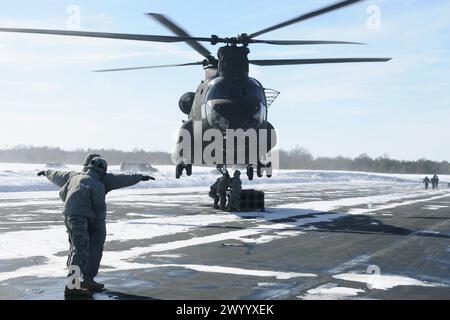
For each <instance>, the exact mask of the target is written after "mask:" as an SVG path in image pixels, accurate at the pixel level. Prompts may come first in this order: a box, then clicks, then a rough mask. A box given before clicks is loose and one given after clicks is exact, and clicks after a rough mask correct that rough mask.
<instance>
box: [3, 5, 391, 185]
mask: <svg viewBox="0 0 450 320" xmlns="http://www.w3.org/2000/svg"><path fill="white" fill-rule="evenodd" d="M361 1H363V0H346V1H340V2H337V3H334V4H332V5H329V6H326V7H323V8H321V9H318V10H315V11H311V12H309V13H306V14H302V15H300V16H298V17H296V18H293V19H290V20H287V21H284V22H282V23H279V24H277V25H274V26H271V27H268V28H265V29H263V30H260V31H258V32H254V33H251V34H247V33H242V34H240V35H238V36H237V37H229V38H228V37H225V38H222V37H219V36H216V35H212V36H211V37H193V36H191V35H189V34H188V33H187V32H186V31H184V30H183V29H182V28H180V27H179V26H178V25H176V24H175V23H174V22H172V21H171V20H169V19H168V18H167V17H166V16H163V15H161V14H154V13H149V14H148V15H149V16H150V17H151V18H153V19H155V20H156V21H158V22H159V23H161V24H162V25H164V26H165V27H167V28H168V29H169V30H170V31H171V32H173V33H174V34H175V36H160V35H139V34H123V33H103V32H84V31H68V30H43V29H17V28H0V32H18V33H35V34H46V35H62V36H81V37H94V38H108V39H122V40H136V41H149V42H169V43H172V42H186V43H187V44H188V45H189V46H190V47H191V48H193V49H194V50H195V51H197V52H198V53H199V54H200V55H202V56H203V57H204V60H203V61H199V62H191V63H184V64H173V65H159V66H146V67H134V68H121V69H109V70H97V72H112V71H127V70H141V69H152V68H163V67H181V66H194V65H201V66H203V68H204V70H205V79H204V80H203V81H202V82H201V84H200V85H199V86H198V88H197V90H196V92H195V93H194V92H189V93H186V94H184V95H183V96H182V97H181V99H180V101H179V107H180V109H181V111H182V112H183V113H185V114H186V115H188V120H187V121H183V125H182V128H181V130H180V135H179V140H178V143H177V149H176V151H175V154H174V156H175V160H176V161H177V165H176V178H180V176H181V175H182V174H183V171H186V174H187V175H188V176H190V175H191V174H192V164H193V163H194V164H209V165H212V164H214V165H217V168H218V169H219V171H221V170H223V169H224V168H226V165H227V164H229V163H228V162H226V160H225V159H229V158H228V157H227V155H226V153H227V148H228V147H227V148H223V149H222V150H219V152H217V150H214V152H213V156H214V159H213V162H212V163H206V162H205V161H204V159H201V160H200V161H199V162H197V161H193V160H195V154H194V153H195V152H194V151H195V150H197V151H198V147H197V146H199V148H200V154H203V150H205V148H207V146H208V143H207V142H205V141H204V137H203V135H202V133H203V132H205V131H207V130H208V129H216V131H219V132H225V131H228V130H239V129H241V130H243V131H248V130H249V129H253V130H255V131H256V133H260V132H263V131H264V132H265V134H266V136H265V137H263V138H261V135H259V134H257V148H249V147H248V146H247V145H245V146H244V149H245V157H244V160H243V161H242V162H240V163H237V164H239V165H244V166H246V167H247V176H248V178H249V179H250V180H252V179H253V175H254V165H256V166H257V170H256V172H257V175H258V177H262V175H263V172H264V171H265V172H266V175H267V177H270V176H271V175H272V165H271V163H270V161H267V158H265V159H266V160H265V161H263V158H264V155H263V156H260V155H261V152H260V151H261V150H260V149H263V150H265V152H267V153H269V152H270V150H272V149H273V148H274V147H275V145H276V134H275V131H274V127H273V126H272V124H270V122H269V121H268V119H267V115H268V107H269V106H270V104H271V103H272V102H273V101H274V100H275V99H276V97H277V96H278V94H279V92H277V91H275V90H270V89H266V88H264V87H263V85H262V84H261V83H260V82H259V81H258V80H256V79H254V78H251V77H249V64H253V65H257V66H286V65H305V64H323V63H352V62H386V61H389V60H390V59H389V58H325V59H276V60H273V59H270V60H249V59H248V54H249V53H250V50H249V48H248V47H249V45H251V44H271V45H319V44H362V43H357V42H346V41H323V40H320V41H319V40H260V39H255V38H256V37H258V36H260V35H262V34H265V33H268V32H271V31H274V30H277V29H280V28H283V27H286V26H289V25H292V24H295V23H299V22H302V21H305V20H307V19H310V18H313V17H317V16H320V15H322V14H325V13H328V12H331V11H334V10H338V9H340V8H343V7H347V6H349V5H352V4H355V3H358V2H361ZM200 42H209V43H210V44H212V45H216V44H218V43H223V44H225V46H223V47H221V48H220V49H219V50H218V53H217V58H215V57H214V56H213V55H212V54H211V52H210V51H209V50H208V49H206V48H205V47H204V46H203V45H201V44H200ZM196 124H197V125H198V126H199V127H200V131H198V132H197V131H196V130H195V126H196ZM186 132H187V133H189V134H190V141H189V144H190V148H188V149H190V152H186V148H185V146H186V144H185V142H186V141H184V140H185V139H186V138H185V137H186V136H185V135H184V133H186ZM182 133H183V134H182ZM223 139H224V141H225V142H226V135H225V137H224V138H223ZM233 139H234V138H233ZM224 141H222V142H224ZM233 143H234V141H233ZM244 143H245V142H244ZM262 144H265V145H264V146H262V147H261V145H262ZM223 145H224V144H223V143H222V146H223ZM227 146H228V145H227ZM237 149H239V148H237ZM237 149H236V148H233V151H231V152H233V154H232V155H231V159H233V160H232V162H233V161H235V160H236V156H237V155H236V150H237ZM229 152H230V151H229ZM222 153H223V154H222ZM255 153H256V154H255ZM219 154H220V155H221V157H218V155H219ZM202 158H203V157H202ZM219 159H221V160H219ZM233 164H236V163H235V162H233Z"/></svg>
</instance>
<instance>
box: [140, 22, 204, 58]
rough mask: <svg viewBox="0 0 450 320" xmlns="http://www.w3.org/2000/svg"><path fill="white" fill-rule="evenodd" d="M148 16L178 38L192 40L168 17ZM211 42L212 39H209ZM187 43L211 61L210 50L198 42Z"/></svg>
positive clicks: (189, 41)
mask: <svg viewBox="0 0 450 320" xmlns="http://www.w3.org/2000/svg"><path fill="white" fill-rule="evenodd" d="M147 15H148V16H149V17H151V18H153V19H155V20H156V21H158V22H159V23H161V24H162V25H163V26H165V27H166V28H167V29H169V30H170V31H172V32H173V33H174V34H176V35H177V36H178V37H182V38H192V37H191V36H190V35H189V34H188V33H187V32H186V31H185V30H183V29H182V28H181V27H179V26H178V25H176V24H175V23H174V22H173V21H171V20H170V19H169V18H167V17H166V16H164V15H162V14H159V13H147ZM209 41H211V39H209ZM186 43H187V44H188V45H189V46H190V47H191V48H192V49H194V50H195V51H197V52H198V53H200V54H201V55H202V56H204V57H205V58H207V59H209V58H210V57H211V52H209V50H208V49H206V48H205V47H204V46H202V45H201V44H200V43H199V42H198V41H195V40H186Z"/></svg>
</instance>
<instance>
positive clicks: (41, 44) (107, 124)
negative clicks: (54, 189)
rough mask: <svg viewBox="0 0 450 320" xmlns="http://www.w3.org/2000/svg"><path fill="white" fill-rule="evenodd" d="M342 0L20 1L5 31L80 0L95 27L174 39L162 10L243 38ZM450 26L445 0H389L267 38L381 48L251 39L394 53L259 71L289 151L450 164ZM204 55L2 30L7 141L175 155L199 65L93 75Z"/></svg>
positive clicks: (266, 51) (196, 27)
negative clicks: (272, 92) (181, 101)
mask: <svg viewBox="0 0 450 320" xmlns="http://www.w3.org/2000/svg"><path fill="white" fill-rule="evenodd" d="M333 1H334V0H328V1H322V0H304V1H298V0H285V1H267V0H262V1H261V0H259V1H256V0H254V1H250V0H246V1H244V0H231V1H221V2H219V1H203V0H201V1H198V0H197V1H196V0H194V1H180V0H178V1H176V0H149V1H125V0H96V1H92V0H90V1H88V0H83V1H77V0H73V1H61V0H40V1H28V0H16V1H14V2H11V1H10V2H8V3H4V4H2V10H1V12H0V26H4V27H42V28H55V29H56V28H62V29H64V28H66V25H67V24H66V22H67V19H68V14H67V12H66V11H67V8H68V6H69V5H73V4H74V5H78V6H79V7H80V8H81V27H82V30H86V31H106V32H130V33H142V34H145V33H148V34H162V35H166V34H167V35H170V33H169V32H168V31H167V30H165V29H164V28H163V27H161V26H160V25H158V24H157V23H156V22H154V21H152V20H150V19H148V18H147V17H145V16H144V15H143V13H145V12H159V13H164V14H167V15H169V16H170V17H171V18H172V19H173V20H175V21H176V22H178V23H179V24H181V25H182V26H184V27H185V28H186V29H187V30H188V31H189V32H190V33H191V34H193V35H197V36H209V35H211V34H218V35H221V36H234V35H237V34H239V33H242V32H247V33H251V32H254V31H257V30H259V29H262V28H264V27H266V26H270V25H272V24H275V23H278V22H280V21H282V20H285V19H289V18H292V17H294V16H297V15H299V14H301V13H303V12H305V11H307V10H311V9H315V8H318V7H321V6H323V5H326V4H329V3H332V2H333ZM369 5H378V6H379V8H380V9H381V29H379V30H374V29H369V28H367V19H368V18H369V15H368V14H367V8H368V6H369ZM449 34H450V1H448V0H432V1H423V0H408V1H398V0H385V1H381V0H380V1H367V2H365V3H362V4H359V5H356V6H352V7H350V8H346V9H343V10H340V11H338V12H335V13H332V14H328V15H325V16H322V17H319V18H315V19H312V20H309V21H306V22H303V23H301V24H297V25H292V26H289V27H287V28H285V29H283V30H279V31H274V32H271V33H268V34H266V35H264V36H261V37H260V38H261V39H319V40H320V39H323V40H347V41H362V42H368V43H369V44H370V45H369V46H296V47H294V46H293V47H277V46H268V45H253V46H252V47H251V50H252V53H251V58H256V59H263V58H312V57H393V58H394V60H392V61H391V62H389V63H385V64H355V65H348V64H342V65H320V66H296V67H265V68H261V67H255V68H252V69H251V72H252V75H253V76H254V77H256V78H257V79H259V80H260V81H261V82H262V83H263V85H264V86H266V87H269V88H273V89H277V90H279V91H281V96H280V97H279V99H278V100H277V101H276V102H275V104H274V105H273V106H272V108H271V111H270V114H269V120H270V121H271V122H272V123H273V124H274V126H275V127H276V128H277V130H278V133H279V135H280V146H281V147H283V148H290V147H293V146H296V145H299V146H303V147H305V148H307V149H309V150H310V151H311V152H312V153H313V154H314V155H331V156H334V155H345V156H357V155H358V154H360V153H362V152H367V153H368V154H369V155H371V156H379V155H382V154H384V153H387V154H389V155H390V156H391V157H392V158H401V159H417V158H420V157H427V158H431V159H434V160H450V148H448V142H447V141H448V139H449V138H450V126H449V124H448V120H449V119H450V61H449V58H450V55H449V49H450V37H449V36H448V35H449ZM206 46H207V47H211V46H209V45H208V44H206ZM211 49H212V50H213V52H215V50H216V49H217V47H211ZM200 58H201V57H199V56H198V54H196V53H195V52H193V51H192V50H190V48H189V47H188V46H187V45H185V44H158V43H139V42H132V41H115V40H101V39H100V40H99V39H87V38H64V37H52V36H40V35H17V34H13V35H11V34H0V74H1V79H0V101H1V104H0V119H1V126H0V147H4V146H13V145H16V144H27V145H28V144H31V145H51V146H60V147H63V148H67V149H74V148H86V147H94V148H97V147H105V148H119V149H125V150H131V149H133V148H144V149H148V150H167V151H171V150H172V148H173V144H174V138H175V135H176V132H177V130H178V128H179V125H180V124H181V120H182V119H184V117H183V115H182V114H181V112H180V111H179V109H178V98H179V97H180V96H181V94H183V93H184V92H187V91H194V90H195V88H196V86H197V85H198V83H199V81H200V80H201V79H202V77H203V70H202V68H201V67H187V68H178V69H165V70H146V71H136V72H123V73H109V74H96V73H92V72H90V71H91V70H95V69H99V68H114V67H128V66H141V65H152V64H163V63H184V62H191V61H197V60H199V59H200Z"/></svg>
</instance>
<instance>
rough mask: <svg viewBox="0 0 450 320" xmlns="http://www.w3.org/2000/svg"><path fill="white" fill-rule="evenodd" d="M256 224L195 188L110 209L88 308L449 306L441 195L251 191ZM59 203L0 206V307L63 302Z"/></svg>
mask: <svg viewBox="0 0 450 320" xmlns="http://www.w3.org/2000/svg"><path fill="white" fill-rule="evenodd" d="M261 189H262V190H265V191H266V202H267V203H266V205H267V210H266V212H264V213H262V212H251V213H224V212H220V211H216V210H213V209H212V208H211V202H210V199H209V198H208V197H207V196H206V194H207V192H206V191H207V189H205V188H186V189H183V188H173V189H154V190H139V189H136V190H125V191H118V192H116V193H112V194H111V196H109V197H108V209H109V212H110V213H109V221H108V242H107V245H106V248H105V254H104V259H103V264H102V270H101V271H100V276H99V278H98V280H99V281H102V282H104V283H105V284H106V285H107V288H108V290H109V291H107V292H104V293H100V294H96V295H95V296H94V298H95V299H140V298H142V299H183V300H186V299H450V190H449V189H441V190H438V191H431V190H429V191H424V190H422V189H421V187H420V185H418V184H412V183H398V182H358V183H351V182H343V183H316V184H284V185H282V184H280V185H266V186H261ZM56 196H57V192H32V193H20V192H18V193H1V194H0V298H1V299H63V295H62V289H63V287H64V267H65V265H64V262H65V254H66V249H67V248H66V247H67V239H66V235H65V231H64V226H63V223H62V221H63V219H62V216H61V214H60V211H61V203H60V201H59V200H58V199H57V198H56Z"/></svg>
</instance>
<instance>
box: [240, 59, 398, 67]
mask: <svg viewBox="0 0 450 320" xmlns="http://www.w3.org/2000/svg"><path fill="white" fill-rule="evenodd" d="M390 60H391V58H322V59H279V60H250V61H249V62H250V63H251V64H254V65H257V66H288V65H302V64H323V63H355V62H387V61H390Z"/></svg>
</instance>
